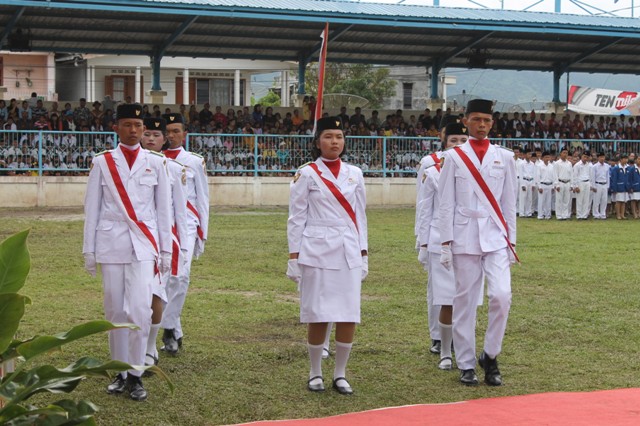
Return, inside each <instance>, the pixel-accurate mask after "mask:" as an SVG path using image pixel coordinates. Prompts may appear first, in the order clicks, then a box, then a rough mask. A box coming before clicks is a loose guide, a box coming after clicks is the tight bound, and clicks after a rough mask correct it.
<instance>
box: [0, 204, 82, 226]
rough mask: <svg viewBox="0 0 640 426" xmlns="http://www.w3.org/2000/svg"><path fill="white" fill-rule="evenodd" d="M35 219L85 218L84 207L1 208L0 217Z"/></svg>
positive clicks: (69, 220)
mask: <svg viewBox="0 0 640 426" xmlns="http://www.w3.org/2000/svg"><path fill="white" fill-rule="evenodd" d="M2 218H12V219H33V220H42V221H52V222H72V221H78V220H84V211H83V209H82V207H47V208H30V209H16V208H10V209H0V219H2Z"/></svg>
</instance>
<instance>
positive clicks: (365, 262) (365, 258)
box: [362, 256, 369, 281]
mask: <svg viewBox="0 0 640 426" xmlns="http://www.w3.org/2000/svg"><path fill="white" fill-rule="evenodd" d="M367 275H369V256H362V281H364V280H365V279H366V278H367Z"/></svg>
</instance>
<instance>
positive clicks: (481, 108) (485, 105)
mask: <svg viewBox="0 0 640 426" xmlns="http://www.w3.org/2000/svg"><path fill="white" fill-rule="evenodd" d="M465 112H466V113H467V114H471V113H472V112H481V113H483V114H493V101H490V100H487V99H472V100H470V101H469V102H467V109H466V111H465Z"/></svg>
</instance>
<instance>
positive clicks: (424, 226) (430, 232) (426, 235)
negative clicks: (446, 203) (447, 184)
mask: <svg viewBox="0 0 640 426" xmlns="http://www.w3.org/2000/svg"><path fill="white" fill-rule="evenodd" d="M424 176H425V179H424V181H423V183H422V185H421V187H420V191H421V192H422V202H421V204H420V208H419V211H418V240H419V241H420V245H424V244H427V245H428V246H427V250H428V251H430V252H432V253H440V250H441V248H442V245H441V243H442V241H441V240H440V229H439V226H438V211H439V209H440V196H439V195H438V182H439V180H440V171H439V170H438V167H436V166H435V164H434V165H432V166H431V167H428V168H427V169H425V171H424Z"/></svg>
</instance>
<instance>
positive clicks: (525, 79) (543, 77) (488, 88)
mask: <svg viewBox="0 0 640 426" xmlns="http://www.w3.org/2000/svg"><path fill="white" fill-rule="evenodd" d="M446 74H447V75H453V76H456V77H457V82H456V84H455V85H450V86H448V88H447V97H450V96H453V95H458V94H461V93H463V90H464V91H465V92H466V94H467V95H475V96H478V97H481V98H486V99H494V100H497V101H499V102H506V103H513V104H522V103H529V102H534V101H536V102H551V100H552V99H553V73H552V72H536V71H510V70H476V69H474V70H469V69H453V68H452V69H447V70H446ZM569 85H574V86H584V87H593V88H600V89H611V90H628V91H632V92H638V91H640V76H638V75H622V74H587V73H572V74H569ZM567 89H568V87H567V75H566V74H565V75H563V77H562V78H561V79H560V100H561V101H562V102H566V100H567Z"/></svg>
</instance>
